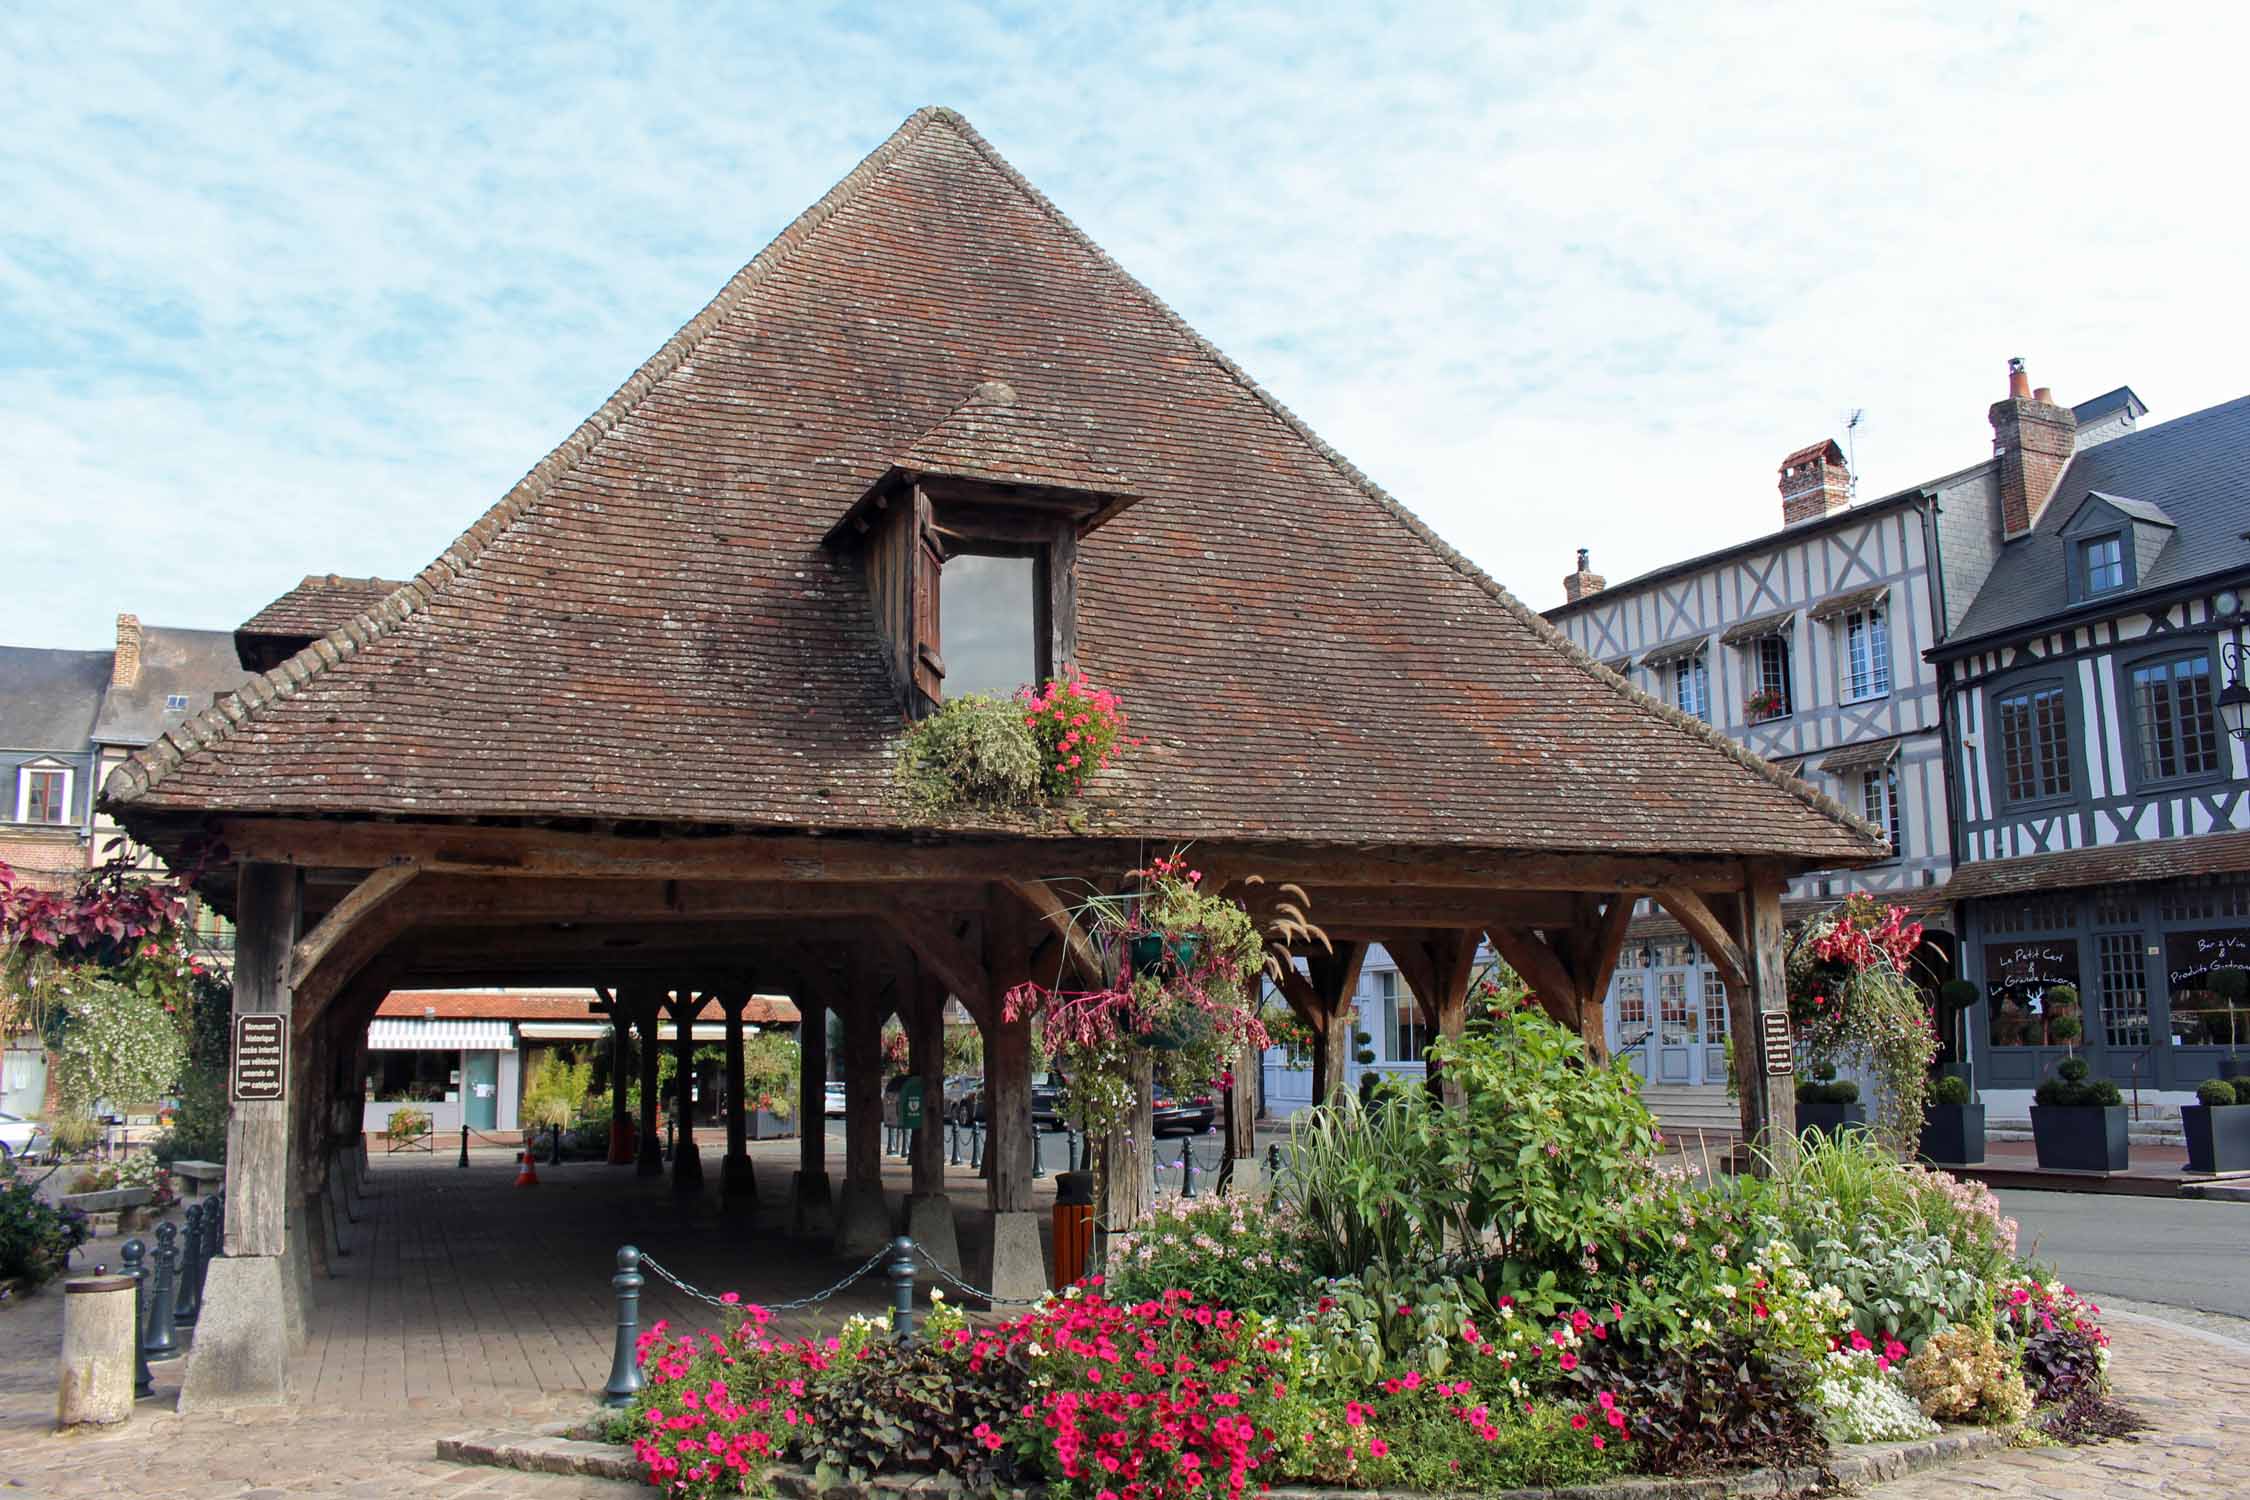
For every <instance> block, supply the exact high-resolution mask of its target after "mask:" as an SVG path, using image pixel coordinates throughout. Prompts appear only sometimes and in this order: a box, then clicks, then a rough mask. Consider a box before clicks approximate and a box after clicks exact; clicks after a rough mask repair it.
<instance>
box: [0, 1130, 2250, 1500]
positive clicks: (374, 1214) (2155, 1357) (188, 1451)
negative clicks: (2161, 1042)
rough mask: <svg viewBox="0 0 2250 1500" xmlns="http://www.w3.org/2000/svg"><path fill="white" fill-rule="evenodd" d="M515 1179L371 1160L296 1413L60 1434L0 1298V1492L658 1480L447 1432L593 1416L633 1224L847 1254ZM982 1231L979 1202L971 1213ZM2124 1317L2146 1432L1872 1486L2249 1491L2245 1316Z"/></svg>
mask: <svg viewBox="0 0 2250 1500" xmlns="http://www.w3.org/2000/svg"><path fill="white" fill-rule="evenodd" d="M785 1144H786V1143H774V1145H775V1146H776V1147H780V1146H784V1145H785ZM760 1158H761V1159H760V1173H759V1175H760V1179H761V1183H760V1185H761V1188H762V1189H763V1190H764V1194H765V1196H766V1197H767V1199H768V1204H769V1206H768V1208H767V1210H766V1211H765V1212H764V1213H761V1215H760V1219H759V1222H760V1223H761V1224H770V1223H772V1222H774V1220H775V1218H776V1217H777V1205H778V1199H779V1197H780V1194H781V1193H782V1191H783V1190H784V1189H785V1188H786V1186H787V1181H788V1177H787V1166H788V1161H787V1159H786V1157H785V1155H784V1153H783V1152H782V1151H780V1150H770V1151H762V1152H761V1153H760ZM512 1172H513V1169H512V1167H511V1166H510V1165H509V1164H508V1163H506V1162H505V1161H503V1160H501V1159H499V1158H498V1157H497V1156H496V1157H494V1158H493V1159H491V1160H489V1161H481V1162H479V1163H478V1164H477V1165H475V1166H472V1167H471V1168H470V1169H469V1170H468V1171H465V1172H464V1171H459V1170H457V1169H455V1168H453V1167H451V1166H450V1165H438V1164H433V1163H431V1162H430V1160H429V1159H428V1158H426V1157H425V1158H422V1161H421V1164H419V1165H413V1166H408V1165H404V1164H397V1163H386V1164H383V1165H382V1166H380V1167H378V1169H377V1177H376V1185H377V1191H376V1193H375V1195H374V1196H373V1197H372V1198H371V1199H370V1200H369V1201H368V1203H367V1204H366V1205H365V1206H364V1210H363V1217H362V1220H361V1222H359V1223H358V1224H356V1225H353V1226H351V1227H350V1230H349V1234H350V1236H351V1238H350V1243H351V1246H352V1249H353V1251H354V1253H353V1255H352V1256H351V1257H349V1258H347V1259H345V1260H343V1261H341V1262H340V1263H339V1269H340V1272H341V1274H340V1275H339V1276H338V1277H337V1278H336V1279H334V1280H331V1281H324V1282H321V1283H319V1284H318V1285H317V1286H316V1298H317V1306H316V1309H315V1316H314V1320H313V1326H312V1329H311V1330H310V1336H309V1337H308V1340H307V1343H306V1347H305V1349H304V1350H303V1352H301V1353H300V1354H299V1355H298V1356H297V1357H296V1358H295V1359H294V1360H293V1361H292V1364H291V1369H290V1379H291V1384H292V1388H293V1389H294V1390H295V1391H297V1392H299V1393H301V1394H300V1395H299V1397H298V1400H299V1401H300V1402H301V1403H302V1405H301V1406H300V1407H298V1408H295V1409H291V1410H288V1411H272V1412H262V1413H255V1414H251V1413H245V1414H238V1415H233V1416H219V1415H197V1416H190V1417H181V1416H179V1415H177V1414H176V1413H173V1412H172V1411H170V1409H169V1407H170V1399H169V1398H170V1396H171V1394H172V1393H173V1392H175V1391H176V1390H177V1387H178V1380H179V1371H180V1364H179V1363H178V1362H176V1361H175V1362H172V1363H170V1364H166V1365H159V1366H158V1367H157V1372H158V1375H157V1378H158V1386H159V1392H160V1394H159V1396H158V1397H157V1398H156V1399H154V1400H151V1401H148V1402H144V1403H143V1404H142V1407H141V1409H140V1411H139V1412H138V1414H136V1416H135V1418H134V1420H133V1422H132V1423H131V1424H130V1425H129V1426H128V1427H127V1428H126V1430H125V1431H123V1432H121V1433H117V1434H113V1435H106V1436H79V1437H67V1438H66V1437H57V1436H55V1435H54V1434H53V1433H52V1432H51V1431H50V1424H51V1423H52V1420H53V1414H54V1390H55V1373H54V1357H55V1351H56V1348H57V1347H58V1344H59V1342H60V1318H61V1312H62V1308H61V1304H62V1301H63V1299H62V1297H61V1295H60V1294H59V1293H58V1292H56V1291H53V1290H50V1291H48V1292H45V1293H42V1294H41V1295H39V1296H37V1297H34V1298H32V1299H30V1300H29V1301H27V1302H25V1303H22V1304H20V1305H16V1306H0V1497H4V1496H6V1495H16V1494H21V1495H40V1496H44V1495H54V1496H78V1495H88V1496H123V1497H133V1500H159V1497H162V1500H172V1497H181V1500H204V1497H210V1500H220V1497H244V1496H253V1497H257V1500H283V1497H291V1496H299V1495H346V1496H365V1497H371V1500H372V1497H381V1496H421V1495H447V1496H450V1495H525V1496H556V1497H565V1496H567V1497H583V1500H596V1497H606V1500H625V1497H629V1496H631V1495H633V1494H635V1493H644V1494H645V1493H646V1492H645V1491H637V1490H636V1489H635V1488H634V1487H630V1486H624V1485H619V1484H615V1483H611V1482H607V1481H602V1480H592V1479H584V1478H575V1477H564V1476H552V1475H534V1474H520V1473H512V1472H507V1471H501V1470H490V1469H476V1468H464V1467H458V1466H455V1465H452V1464H445V1463H440V1462H438V1461H437V1460H436V1459H435V1458H434V1457H433V1456H432V1454H433V1447H434V1444H435V1443H436V1441H437V1439H438V1438H439V1437H442V1436H446V1435H449V1434H452V1433H457V1432H461V1431H465V1430H470V1429H478V1428H486V1429H489V1428H502V1429H509V1430H515V1431H523V1432H529V1431H531V1430H533V1429H534V1428H536V1427H537V1426H539V1425H541V1424H543V1423H549V1422H555V1421H562V1420H576V1419H580V1418H583V1417H585V1416H587V1415H590V1414H591V1412H592V1410H593V1407H592V1403H591V1396H590V1392H591V1391H592V1390H593V1389H594V1388H596V1387H598V1385H599V1384H600V1382H601V1381H602V1379H603V1378H604V1376H605V1374H606V1371H607V1361H608V1348H609V1344H608V1338H609V1323H610V1318H611V1309H612V1304H611V1303H610V1301H609V1300H608V1298H607V1296H606V1295H605V1291H604V1282H605V1278H606V1276H607V1273H608V1269H609V1260H610V1257H611V1256H613V1255H614V1252H615V1247H616V1246H617V1244H618V1243H620V1242H621V1241H623V1240H625V1239H632V1240H634V1241H636V1242H638V1243H641V1244H644V1245H647V1246H649V1247H651V1248H654V1249H656V1251H657V1253H658V1254H659V1255H660V1256H665V1257H666V1258H667V1259H669V1260H671V1261H673V1262H675V1263H676V1264H677V1265H678V1266H679V1268H680V1269H681V1270H682V1271H683V1272H685V1273H686V1274H688V1275H689V1276H690V1277H692V1278H693V1279H695V1280H696V1281H698V1282H700V1283H701V1284H703V1285H706V1286H710V1287H713V1288H721V1287H725V1288H733V1287H740V1288H741V1289H742V1290H744V1291H746V1292H750V1293H752V1294H753V1295H762V1296H766V1297H779V1296H787V1295H795V1294H798V1293H801V1292H803V1291H808V1290H812V1289H814V1288H816V1287H818V1286H820V1285H823V1284H825V1282H826V1281H827V1280H828V1279H829V1278H830V1277H831V1276H832V1275H833V1274H834V1272H835V1271H836V1270H837V1269H839V1268H838V1267H837V1266H836V1264H835V1262H834V1261H833V1260H832V1259H831V1258H829V1257H827V1256H824V1255H819V1254H813V1253H809V1252H808V1251H806V1250H805V1249H804V1248H803V1247H800V1246H796V1245H793V1244H791V1242H789V1241H788V1240H787V1239H786V1238H784V1237H782V1236H780V1235H777V1234H774V1233H772V1232H770V1231H768V1230H762V1229H757V1228H751V1229H744V1228H742V1227H740V1226H739V1225H731V1224H728V1223H727V1222H726V1221H724V1220H722V1219H719V1218H717V1217H716V1216H715V1215H713V1214H712V1213H711V1211H710V1210H709V1209H708V1208H707V1207H705V1206H702V1205H699V1204H693V1203H690V1204H686V1205H682V1204H680V1203H678V1202H675V1201H674V1200H673V1198H672V1196H671V1194H670V1193H669V1191H668V1190H667V1189H666V1188H665V1186H664V1185H663V1184H661V1183H645V1182H644V1183H634V1182H632V1181H631V1180H630V1179H629V1178H627V1177H624V1176H621V1175H619V1174H617V1173H613V1172H611V1171H609V1170H608V1169H605V1168H601V1167H598V1166H594V1165H591V1164H589V1165H586V1166H583V1167H570V1166H566V1167H564V1168H561V1169H560V1170H546V1171H543V1173H542V1176H543V1178H544V1179H545V1181H544V1182H543V1185H542V1187H541V1188H540V1189H539V1190H537V1191H536V1192H534V1191H528V1190H527V1191H524V1192H516V1191H514V1190H513V1189H512V1188H510V1187H509V1186H508V1183H509V1181H510V1179H511V1178H512ZM951 1175H953V1176H955V1177H957V1178H958V1179H959V1180H957V1181H955V1182H954V1183H953V1184H952V1191H953V1192H954V1194H955V1199H956V1202H957V1203H958V1204H960V1205H962V1206H963V1207H964V1208H967V1207H974V1206H975V1205H976V1201H977V1184H976V1183H975V1180H974V1178H973V1177H972V1176H971V1175H970V1174H969V1173H968V1172H967V1171H966V1169H963V1170H962V1171H961V1172H959V1173H956V1174H951ZM893 1185H894V1186H895V1187H903V1186H904V1181H903V1178H900V1179H899V1181H898V1182H896V1183H894V1184H893ZM1042 1186H1045V1184H1042ZM972 1225H973V1216H971V1215H968V1214H964V1215H963V1227H964V1228H965V1229H967V1228H970V1227H972ZM89 1248H90V1250H91V1254H88V1255H84V1256H82V1258H83V1259H84V1260H85V1261H87V1262H88V1263H91V1262H92V1261H93V1260H96V1259H100V1260H106V1261H108V1262H110V1263H111V1264H114V1263H115V1259H116V1257H115V1249H116V1242H115V1241H114V1240H105V1241H100V1242H97V1243H96V1244H95V1245H94V1246H92V1247H89ZM879 1301H880V1290H879V1288H875V1287H872V1286H871V1287H870V1288H868V1289H867V1291H866V1292H864V1293H863V1294H861V1295H860V1296H858V1297H856V1298H853V1299H851V1300H850V1303H849V1305H851V1306H853V1307H856V1308H864V1309H866V1310H870V1311H872V1310H874V1308H875V1307H876V1306H877V1305H878V1304H879ZM2112 1311H2113V1313H2115V1324H2116V1332H2117V1345H2116V1363H2115V1376H2116V1382H2117V1386H2118V1389H2119V1392H2120V1394H2121V1395H2122V1396H2123V1397H2124V1398H2125V1399H2126V1400H2127V1401H2128V1402H2130V1403H2131V1404H2132V1405H2133V1406H2135V1407H2136V1408H2137V1409H2139V1411H2140V1412H2141V1413H2142V1414H2143V1415H2144V1416H2145V1417H2146V1418H2148V1419H2149V1420H2150V1421H2152V1422H2153V1423H2154V1424H2155V1426H2156V1430H2155V1431H2154V1432H2151V1433H2149V1434H2146V1435H2145V1436H2144V1439H2143V1441H2141V1442H2140V1443H2137V1444H2124V1443H2112V1444H2108V1445H2105V1446H2102V1447H2097V1448H2091V1449H2085V1450H2077V1451H2070V1450H2056V1449H2045V1450H2028V1451H2018V1452H2012V1453H2007V1454H2002V1455H1998V1456H1995V1457H1992V1458H1988V1459H1983V1460H1979V1461H1977V1462H1975V1463H1971V1464H1967V1465H1961V1466H1957V1467H1955V1468H1952V1469H1948V1470H1943V1471H1939V1472H1935V1473H1932V1474H1928V1475H1924V1476H1919V1477H1916V1478H1911V1479H1906V1480H1901V1481H1897V1482H1894V1483H1892V1484H1889V1485H1885V1486H1882V1487H1880V1488H1878V1489H1876V1490H1874V1491H1872V1492H1871V1493H1874V1494H1876V1495H1880V1496H1884V1497H1897V1500H1906V1497H1921V1496H1930V1497H1935V1496H1947V1497H1953V1496H1960V1495H1970V1496H1999V1497H2024V1500H2030V1497H2035V1496H2057V1497H2066V1500H2067V1497H2076V1496H2081V1495H2083V1496H2087V1497H2092V1496H2097V1495H2098V1496H2105V1497H2106V1496H2112V1495H2119V1494H2124V1495H2138V1494H2148V1495H2167V1496H2205V1495H2208V1496H2220V1495H2226V1496H2230V1497H2231V1496H2238V1495H2240V1494H2241V1493H2242V1480H2241V1476H2242V1475H2243V1474H2244V1473H2245V1472H2250V1462H2246V1460H2250V1343H2246V1342H2240V1341H2236V1340H2230V1339H2227V1338H2223V1337H2220V1336H2217V1335H2215V1334H2214V1333H2212V1332H2210V1331H2208V1329H2209V1328H2211V1327H2220V1328H2225V1329H2228V1330H2230V1331H2234V1332H2237V1333H2240V1332H2242V1331H2244V1330H2243V1328H2242V1327H2241V1326H2239V1325H2238V1323H2237V1320H2225V1321H2224V1322H2220V1321H2217V1320H2205V1326H2203V1327H2185V1326H2180V1325H2179V1324H2177V1323H2172V1322H2155V1321H2149V1320H2148V1319H2147V1318H2145V1317H2142V1316H2137V1315H2135V1314H2134V1313H2131V1312H2126V1311H2124V1310H2122V1309H2117V1308H2114V1307H2113V1308H2112ZM2149 1311H2155V1312H2157V1313H2158V1314H2159V1316H2169V1315H2167V1314H2164V1313H2162V1311H2161V1310H2154V1309H2151V1310H2149ZM696 1312H697V1310H696V1309H695V1308H694V1307H693V1306H692V1305H690V1304H687V1303H684V1302H682V1301H681V1300H680V1299H678V1298H676V1297H669V1298H668V1297H664V1296H655V1297H652V1301H651V1315H652V1316H657V1315H671V1316H675V1317H679V1318H682V1319H683V1320H691V1321H695V1322H701V1321H703V1319H701V1318H698V1317H697V1316H696ZM2189 1316H2192V1315H2189Z"/></svg>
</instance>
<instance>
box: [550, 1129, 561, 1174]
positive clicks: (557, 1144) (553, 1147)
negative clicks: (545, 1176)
mask: <svg viewBox="0 0 2250 1500" xmlns="http://www.w3.org/2000/svg"><path fill="white" fill-rule="evenodd" d="M547 1165H548V1166H550V1167H559V1166H561V1165H562V1127H561V1126H560V1125H549V1126H548V1127H547Z"/></svg>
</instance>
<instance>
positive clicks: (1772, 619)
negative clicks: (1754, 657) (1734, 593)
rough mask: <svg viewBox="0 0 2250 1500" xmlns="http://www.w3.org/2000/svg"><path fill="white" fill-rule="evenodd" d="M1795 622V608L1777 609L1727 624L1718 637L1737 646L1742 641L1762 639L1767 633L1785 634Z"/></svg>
mask: <svg viewBox="0 0 2250 1500" xmlns="http://www.w3.org/2000/svg"><path fill="white" fill-rule="evenodd" d="M1796 623H1797V612H1796V611H1795V610H1793V609H1777V610H1775V611H1774V612H1773V613H1772V614H1770V615H1760V616H1758V617H1757V618H1756V619H1754V620H1744V621H1743V622H1742V623H1740V624H1739V625H1733V626H1729V627H1728V629H1727V633H1726V634H1725V635H1722V636H1720V637H1719V639H1720V640H1722V641H1724V642H1726V643H1727V644H1728V645H1730V646H1739V645H1741V644H1742V643H1743V642H1744V641H1756V640H1763V639H1764V638H1765V637H1767V636H1769V635H1787V634H1788V633H1789V632H1790V630H1791V629H1793V628H1794V627H1795V626H1796Z"/></svg>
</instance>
